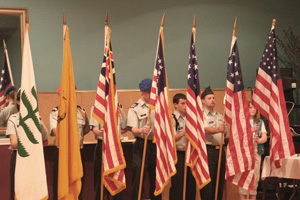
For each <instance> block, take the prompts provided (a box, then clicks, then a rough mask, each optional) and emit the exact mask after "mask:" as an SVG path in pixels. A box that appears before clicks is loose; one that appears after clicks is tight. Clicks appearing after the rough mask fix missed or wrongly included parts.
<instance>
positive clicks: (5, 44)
mask: <svg viewBox="0 0 300 200" xmlns="http://www.w3.org/2000/svg"><path fill="white" fill-rule="evenodd" d="M3 46H4V51H6V49H7V48H6V44H5V40H4V39H3Z"/></svg>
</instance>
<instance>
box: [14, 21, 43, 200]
mask: <svg viewBox="0 0 300 200" xmlns="http://www.w3.org/2000/svg"><path fill="white" fill-rule="evenodd" d="M28 32H29V26H28V25H26V29H25V37H24V47H23V58H22V78H21V96H20V123H19V127H18V153H17V161H16V171H15V195H16V199H18V200H22V199H30V200H38V199H48V189H47V179H46V170H45V161H44V151H43V142H42V134H41V126H40V115H39V110H38V99H37V92H36V86H35V77H34V71H33V63H32V57H31V49H30V43H29V35H28Z"/></svg>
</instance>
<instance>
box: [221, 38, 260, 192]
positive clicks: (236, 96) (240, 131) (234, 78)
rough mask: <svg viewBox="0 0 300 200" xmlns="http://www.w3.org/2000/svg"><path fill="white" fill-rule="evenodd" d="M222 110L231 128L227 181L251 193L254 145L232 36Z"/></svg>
mask: <svg viewBox="0 0 300 200" xmlns="http://www.w3.org/2000/svg"><path fill="white" fill-rule="evenodd" d="M225 109H226V110H225V119H226V121H227V122H228V123H229V124H230V136H229V143H228V146H227V155H226V179H227V180H228V181H230V182H232V183H234V184H236V185H238V186H240V187H243V188H244V189H246V190H253V188H254V170H253V169H254V164H255V162H254V149H253V148H254V147H253V146H254V145H253V137H252V132H251V125H250V116H249V107H248V101H247V97H246V93H245V90H244V83H243V77H242V70H241V65H240V59H239V52H238V46H237V39H236V37H235V36H233V38H232V43H231V52H230V56H229V59H228V71H227V83H226V101H225Z"/></svg>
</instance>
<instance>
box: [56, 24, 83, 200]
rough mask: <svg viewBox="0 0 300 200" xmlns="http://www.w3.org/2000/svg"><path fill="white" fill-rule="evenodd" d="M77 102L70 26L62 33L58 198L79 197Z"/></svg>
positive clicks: (81, 174)
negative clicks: (63, 34)
mask: <svg viewBox="0 0 300 200" xmlns="http://www.w3.org/2000/svg"><path fill="white" fill-rule="evenodd" d="M76 109H77V105H76V93H75V81H74V72H73V64H72V56H71V48H70V39H69V28H68V27H67V26H66V32H65V36H64V56H63V67H62V75H61V85H60V97H59V107H58V117H57V142H58V146H59V161H58V192H57V193H58V194H57V196H58V199H59V200H60V199H62V200H69V199H78V195H79V193H80V190H81V177H82V176H83V170H82V163H81V157H80V146H79V133H78V125H77V111H76Z"/></svg>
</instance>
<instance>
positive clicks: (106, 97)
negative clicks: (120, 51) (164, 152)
mask: <svg viewBox="0 0 300 200" xmlns="http://www.w3.org/2000/svg"><path fill="white" fill-rule="evenodd" d="M110 33H111V30H110V29H109V28H108V27H107V26H106V27H105V36H106V37H105V50H104V58H103V64H102V68H101V73H100V77H99V82H98V88H97V95H96V99H95V106H94V111H93V117H94V118H95V119H97V120H98V121H99V123H101V124H102V125H103V127H104V134H103V140H102V165H103V173H102V174H103V176H104V179H103V180H104V185H105V187H106V188H107V190H108V191H109V192H110V194H111V195H115V194H117V193H119V192H121V191H122V190H124V189H125V188H126V182H125V173H124V169H125V168H126V162H125V158H124V155H123V149H122V145H121V141H120V136H119V129H118V123H119V121H118V95H117V86H116V77H115V67H114V58H113V51H112V46H111V42H110Z"/></svg>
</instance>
